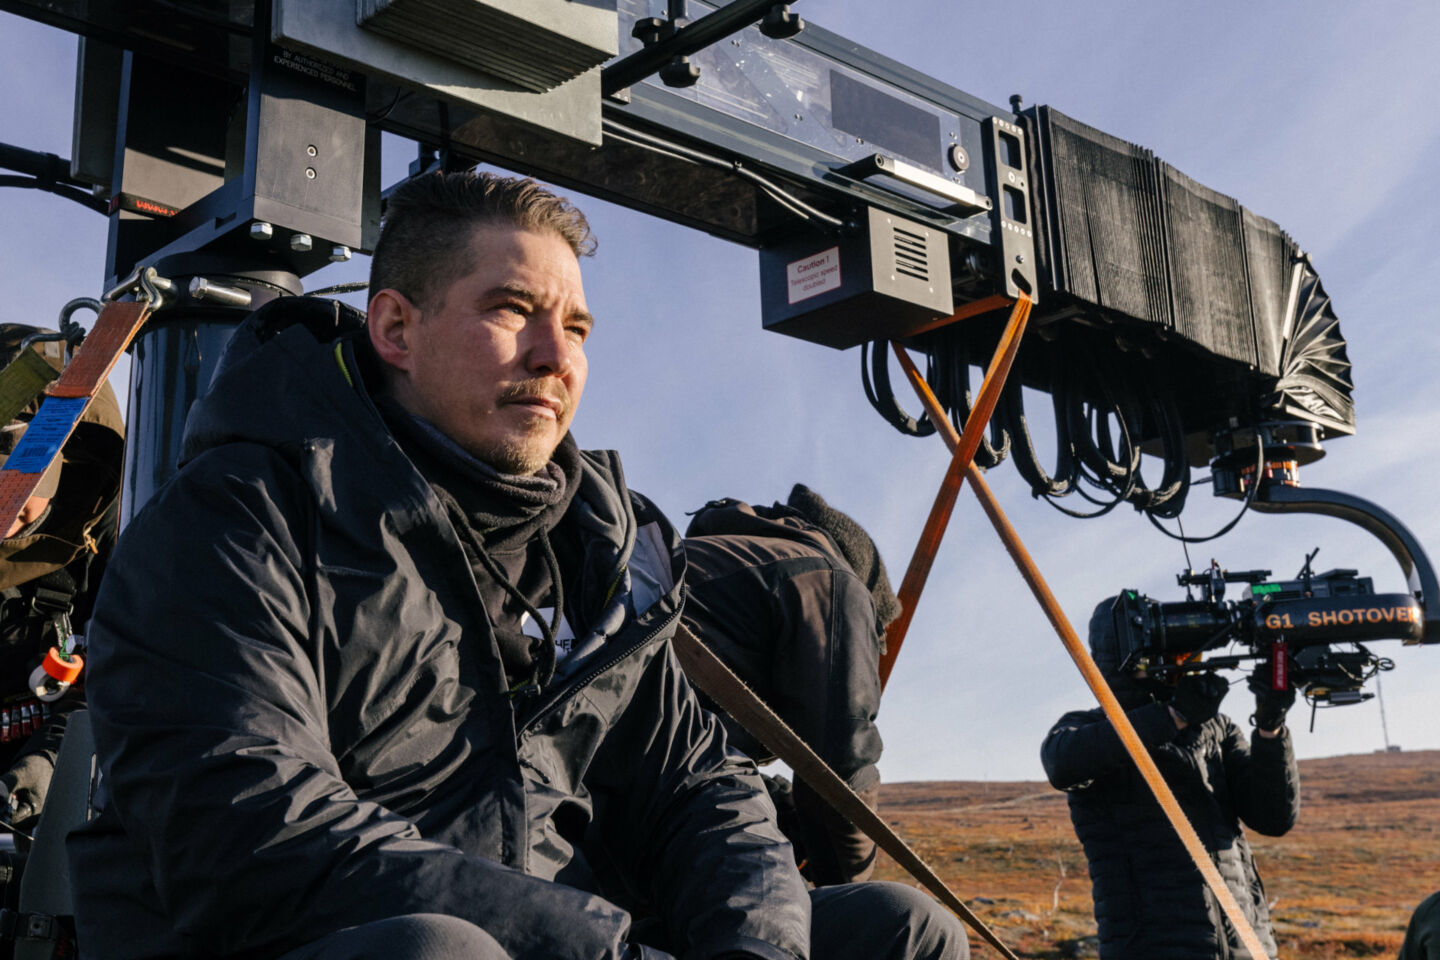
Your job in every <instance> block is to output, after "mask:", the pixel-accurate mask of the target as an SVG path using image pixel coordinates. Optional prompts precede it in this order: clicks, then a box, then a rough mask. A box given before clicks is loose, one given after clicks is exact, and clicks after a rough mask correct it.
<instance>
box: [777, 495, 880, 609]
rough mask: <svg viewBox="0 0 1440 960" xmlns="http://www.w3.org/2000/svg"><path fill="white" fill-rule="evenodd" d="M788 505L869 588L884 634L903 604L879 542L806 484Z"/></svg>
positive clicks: (787, 502)
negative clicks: (887, 571) (831, 542)
mask: <svg viewBox="0 0 1440 960" xmlns="http://www.w3.org/2000/svg"><path fill="white" fill-rule="evenodd" d="M785 502H786V505H787V506H789V507H791V508H793V509H794V510H796V511H798V512H799V513H800V515H801V516H803V517H804V518H805V519H806V520H808V521H810V522H811V523H813V524H815V526H817V527H819V528H820V529H821V530H824V531H825V532H826V533H827V534H829V535H830V539H831V540H834V541H835V545H836V546H838V547H839V548H840V553H841V554H842V555H843V556H844V557H845V562H846V563H848V564H850V569H851V570H854V571H855V575H856V576H857V577H859V578H860V580H861V582H862V583H864V584H865V586H866V587H867V588H869V590H870V597H871V599H872V600H873V601H874V603H875V618H876V620H877V622H878V623H879V625H880V629H881V631H882V632H883V631H884V629H885V627H887V626H889V625H890V622H891V621H892V620H894V619H895V618H896V617H898V616H900V600H899V598H898V597H896V596H895V591H894V590H892V589H890V578H889V577H888V576H886V575H885V561H884V560H881V559H880V551H879V550H878V549H877V548H876V546H875V541H874V540H871V539H870V535H869V534H868V533H866V532H865V528H864V527H862V526H860V524H858V523H856V522H855V521H854V520H853V519H851V518H850V517H849V516H847V515H846V514H844V513H841V512H840V511H839V510H836V509H835V508H834V507H832V506H830V505H829V504H828V503H826V502H825V499H824V498H823V497H821V496H820V494H818V493H816V492H815V491H814V490H811V489H810V488H809V487H807V486H805V485H804V484H803V483H797V484H795V489H793V490H791V491H790V499H789V500H787V501H785Z"/></svg>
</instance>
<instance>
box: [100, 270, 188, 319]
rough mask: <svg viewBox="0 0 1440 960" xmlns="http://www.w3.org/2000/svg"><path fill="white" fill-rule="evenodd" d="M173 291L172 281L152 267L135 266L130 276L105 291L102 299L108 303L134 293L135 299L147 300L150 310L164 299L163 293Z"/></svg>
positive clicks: (158, 307)
mask: <svg viewBox="0 0 1440 960" xmlns="http://www.w3.org/2000/svg"><path fill="white" fill-rule="evenodd" d="M174 292H175V283H174V281H172V280H169V279H167V278H166V277H162V276H160V273H159V271H157V270H156V269H155V268H154V267H136V268H135V269H134V270H132V271H130V276H128V277H126V278H125V279H124V280H122V281H120V283H119V284H118V285H116V286H115V287H114V289H112V290H109V291H107V292H106V294H105V296H104V297H103V298H102V299H103V300H104V301H105V302H106V303H110V302H111V301H113V300H118V299H119V298H120V297H123V296H124V295H125V294H127V293H134V294H135V296H136V298H137V299H140V300H145V301H147V302H149V304H150V308H151V309H152V310H159V309H160V306H161V304H163V303H164V301H165V295H166V294H169V293H174Z"/></svg>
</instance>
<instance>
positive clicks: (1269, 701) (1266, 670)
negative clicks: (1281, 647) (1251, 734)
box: [1248, 662, 1295, 731]
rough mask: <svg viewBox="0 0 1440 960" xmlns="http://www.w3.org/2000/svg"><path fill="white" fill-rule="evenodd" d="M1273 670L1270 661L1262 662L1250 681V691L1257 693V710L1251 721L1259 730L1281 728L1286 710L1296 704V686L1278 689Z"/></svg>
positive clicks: (1251, 675)
mask: <svg viewBox="0 0 1440 960" xmlns="http://www.w3.org/2000/svg"><path fill="white" fill-rule="evenodd" d="M1272 670H1273V667H1272V665H1271V664H1270V663H1268V662H1266V663H1262V664H1260V665H1259V666H1257V667H1256V668H1255V672H1254V673H1252V674H1250V680H1249V681H1248V686H1249V687H1250V692H1251V693H1253V694H1255V712H1254V713H1253V714H1252V715H1251V716H1250V722H1251V723H1253V724H1255V728H1256V729H1257V730H1265V731H1273V730H1279V729H1280V727H1281V726H1283V725H1284V723H1285V712H1286V711H1287V710H1289V709H1290V708H1291V707H1293V706H1294V705H1295V688H1294V687H1291V686H1288V685H1287V686H1286V688H1285V689H1284V690H1276V689H1275V688H1274V686H1273V684H1272V683H1271V677H1272V672H1271V671H1272Z"/></svg>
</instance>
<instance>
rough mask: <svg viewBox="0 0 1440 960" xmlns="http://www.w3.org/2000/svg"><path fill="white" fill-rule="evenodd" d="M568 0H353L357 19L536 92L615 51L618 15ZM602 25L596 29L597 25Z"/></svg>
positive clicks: (385, 32) (550, 86)
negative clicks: (606, 30) (568, 0)
mask: <svg viewBox="0 0 1440 960" xmlns="http://www.w3.org/2000/svg"><path fill="white" fill-rule="evenodd" d="M606 16H607V14H606V11H604V10H602V9H600V8H599V7H597V6H595V5H592V4H584V3H571V2H565V0H356V8H355V20H356V22H357V23H358V24H359V25H360V26H362V27H364V28H365V29H367V30H373V31H375V32H376V33H379V34H382V35H384V36H387V37H389V38H391V39H392V40H398V41H400V42H401V43H405V44H408V45H409V46H412V47H415V48H416V49H418V50H423V51H425V52H427V53H432V54H435V55H437V56H441V57H445V58H446V59H449V60H452V61H454V62H455V63H459V64H462V65H464V66H467V67H470V68H472V69H474V70H479V71H481V72H483V73H488V74H490V75H492V76H496V77H499V78H501V79H503V80H508V81H509V82H511V83H513V84H515V85H516V86H518V87H520V88H522V89H524V90H530V91H532V92H536V93H543V92H544V91H546V90H551V89H553V88H555V87H557V86H559V85H560V84H562V83H564V82H566V81H567V80H572V79H574V78H575V77H578V76H579V75H580V74H582V73H584V72H585V71H586V70H589V69H590V68H591V67H594V66H597V65H599V64H601V63H604V62H605V61H606V60H607V59H609V58H610V57H611V56H613V55H614V54H615V51H616V46H615V43H616V42H617V41H616V38H615V34H616V30H617V26H616V17H615V14H614V8H613V4H612V6H611V9H610V11H609V12H608V20H607V19H606ZM597 24H598V25H600V26H601V27H606V25H607V24H608V27H606V28H607V29H608V35H607V34H606V33H605V32H604V30H603V29H602V30H601V31H600V32H599V33H598V35H597V32H596V29H595V27H596V25H597Z"/></svg>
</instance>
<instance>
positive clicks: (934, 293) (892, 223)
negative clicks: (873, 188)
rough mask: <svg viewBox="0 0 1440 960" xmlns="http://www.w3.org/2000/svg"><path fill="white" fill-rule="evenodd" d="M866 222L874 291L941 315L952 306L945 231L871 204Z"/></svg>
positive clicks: (948, 255) (948, 252) (948, 250)
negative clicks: (878, 208) (867, 224)
mask: <svg viewBox="0 0 1440 960" xmlns="http://www.w3.org/2000/svg"><path fill="white" fill-rule="evenodd" d="M868 221H869V225H870V275H871V283H872V284H873V285H874V289H875V291H876V292H878V293H883V294H885V295H886V296H888V297H894V298H896V299H899V300H903V301H905V302H907V303H912V304H915V305H916V306H920V307H925V308H928V309H931V310H934V311H936V312H937V313H941V314H945V313H949V312H950V311H951V310H952V309H954V303H955V301H954V298H953V297H952V295H951V292H950V246H949V243H948V241H947V240H946V237H945V234H944V233H942V232H941V231H939V230H936V229H934V228H932V227H927V226H925V225H924V224H920V223H916V222H915V221H913V220H906V219H905V218H904V217H897V216H895V215H893V214H889V213H885V212H884V211H883V210H877V209H876V208H874V207H871V208H870V213H869V217H868Z"/></svg>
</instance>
